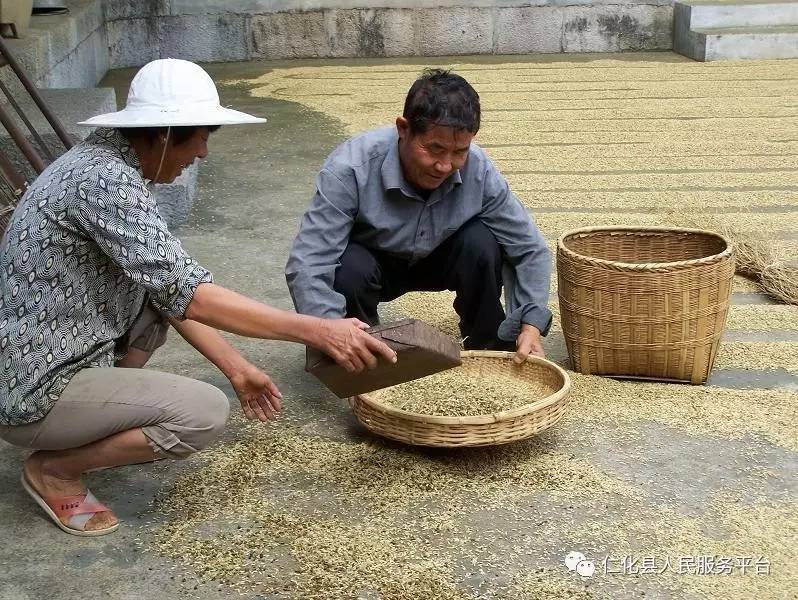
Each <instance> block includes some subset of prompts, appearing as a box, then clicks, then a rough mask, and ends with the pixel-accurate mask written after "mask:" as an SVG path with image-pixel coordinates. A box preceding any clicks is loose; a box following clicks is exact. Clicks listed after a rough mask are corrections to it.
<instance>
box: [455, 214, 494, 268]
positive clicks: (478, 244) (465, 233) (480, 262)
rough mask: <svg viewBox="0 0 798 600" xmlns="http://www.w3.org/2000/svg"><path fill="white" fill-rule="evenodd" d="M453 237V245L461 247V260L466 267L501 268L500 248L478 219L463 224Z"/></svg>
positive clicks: (485, 226) (488, 230)
mask: <svg viewBox="0 0 798 600" xmlns="http://www.w3.org/2000/svg"><path fill="white" fill-rule="evenodd" d="M454 236H456V239H455V240H454V241H455V243H457V244H459V245H460V247H461V250H460V257H461V260H463V261H464V262H465V263H467V264H468V265H470V266H474V267H480V268H490V267H494V266H501V262H502V252H501V247H500V246H499V243H498V242H497V241H496V237H495V236H494V235H493V233H491V231H490V229H488V227H487V225H485V224H484V223H483V222H482V221H480V220H479V219H472V220H470V221H468V222H467V223H465V224H464V225H463V226H462V227H461V228H460V229H459V230H458V231H457V233H455V234H454ZM454 236H453V237H454Z"/></svg>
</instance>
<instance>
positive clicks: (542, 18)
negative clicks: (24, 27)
mask: <svg viewBox="0 0 798 600" xmlns="http://www.w3.org/2000/svg"><path fill="white" fill-rule="evenodd" d="M66 3H67V4H68V5H69V7H70V13H69V14H68V15H63V16H49V17H42V16H34V17H33V19H32V23H31V29H30V33H29V34H28V36H27V37H26V38H24V39H21V40H7V43H8V44H9V46H11V49H12V50H13V51H14V53H15V54H16V55H17V57H18V58H19V59H20V61H21V62H22V64H23V66H24V67H25V68H26V70H27V71H28V73H29V74H30V75H31V77H32V78H33V80H34V81H35V82H36V84H37V85H39V86H40V87H92V86H94V85H96V83H97V82H98V81H99V80H100V79H101V78H102V77H103V75H104V74H105V72H106V71H107V70H108V69H109V68H119V67H134V66H140V65H142V64H144V63H146V62H147V61H149V60H152V59H155V58H159V57H173V58H186V59H190V60H196V61H206V62H213V61H231V60H248V59H280V58H327V57H380V56H438V55H453V54H525V53H536V52H618V51H625V50H665V49H670V48H671V46H672V30H673V25H672V20H673V7H672V0H637V1H632V0H404V1H402V0H228V1H226V2H221V1H220V2H211V1H209V0H66ZM0 77H2V78H3V79H4V80H6V81H8V78H7V76H6V75H5V74H0Z"/></svg>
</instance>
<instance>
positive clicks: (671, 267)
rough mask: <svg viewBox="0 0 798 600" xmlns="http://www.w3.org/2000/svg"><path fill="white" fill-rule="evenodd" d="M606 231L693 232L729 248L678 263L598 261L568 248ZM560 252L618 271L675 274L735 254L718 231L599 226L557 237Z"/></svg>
mask: <svg viewBox="0 0 798 600" xmlns="http://www.w3.org/2000/svg"><path fill="white" fill-rule="evenodd" d="M606 232H610V233H612V232H615V233H617V234H618V235H626V234H630V233H641V234H645V233H692V234H697V235H703V236H706V237H714V238H717V239H719V240H721V241H722V242H723V243H724V244H725V246H726V247H725V249H724V250H723V251H721V252H718V253H717V254H712V255H710V256H705V257H703V258H693V259H690V260H677V261H671V262H652V263H629V262H623V261H617V260H608V259H606V258H597V257H594V256H588V255H586V254H580V253H579V252H576V251H574V250H572V249H570V248H569V247H568V246H566V245H565V240H566V239H567V238H570V237H573V236H576V235H584V234H591V233H606ZM557 251H558V252H561V253H562V254H565V255H567V256H568V257H570V258H572V259H576V260H579V261H582V262H589V263H592V264H595V265H603V266H606V267H610V268H612V269H615V270H619V271H675V270H679V269H685V268H688V267H695V266H701V265H711V264H714V263H717V262H720V261H722V260H725V259H727V258H729V257H731V255H732V254H733V252H734V250H733V248H732V244H731V242H730V241H729V239H728V238H727V237H725V236H724V235H722V234H720V233H718V232H716V231H709V230H707V229H694V228H690V227H635V226H628V225H604V226H596V227H580V228H578V229H572V230H570V231H566V232H565V233H563V234H562V235H561V236H560V237H559V238H557Z"/></svg>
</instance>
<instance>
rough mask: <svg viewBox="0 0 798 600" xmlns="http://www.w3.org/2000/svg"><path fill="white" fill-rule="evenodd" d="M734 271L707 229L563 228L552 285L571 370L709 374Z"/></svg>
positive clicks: (726, 247) (667, 377) (685, 378)
mask: <svg viewBox="0 0 798 600" xmlns="http://www.w3.org/2000/svg"><path fill="white" fill-rule="evenodd" d="M733 276H734V257H733V253H732V248H731V245H730V244H729V242H728V240H726V238H724V237H723V236H721V235H719V234H716V233H712V232H708V231H702V230H698V229H683V228H662V227H640V228H638V227H590V228H585V229H577V230H575V231H570V232H568V233H566V234H564V235H563V236H561V237H560V239H559V240H558V241H557V280H558V294H559V300H560V315H561V320H562V328H563V333H564V335H565V341H566V345H567V347H568V354H569V355H570V357H571V362H572V364H573V368H574V370H576V371H578V372H580V373H592V374H595V375H609V376H618V377H628V378H639V379H654V380H661V381H680V382H690V383H693V384H701V383H705V382H706V380H707V379H708V377H709V373H710V371H711V370H712V365H713V364H714V362H715V355H716V354H717V350H718V345H719V344H720V338H721V335H722V334H723V328H724V326H725V323H726V313H727V310H728V306H729V297H730V296H731V289H732V279H733Z"/></svg>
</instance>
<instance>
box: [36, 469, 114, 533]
mask: <svg viewBox="0 0 798 600" xmlns="http://www.w3.org/2000/svg"><path fill="white" fill-rule="evenodd" d="M22 487H24V488H25V491H26V492H28V494H30V497H31V498H33V499H34V500H35V501H36V504H38V505H39V506H41V507H42V509H43V510H44V512H46V513H47V515H48V516H49V517H50V518H51V519H52V520H53V522H54V523H55V524H56V525H58V527H60V528H61V529H62V530H63V531H65V532H67V533H71V534H72V535H79V536H83V537H95V536H98V535H107V534H109V533H111V532H113V531H116V530H117V529H118V528H119V523H115V524H114V525H111V526H110V527H106V528H105V529H92V530H89V531H86V530H85V529H84V527H86V523H88V522H89V521H90V520H91V518H92V517H93V516H94V515H96V514H98V513H101V512H111V509H110V508H108V507H107V506H105V505H104V504H102V503H101V502H100V501H99V500H97V498H96V497H95V496H94V494H92V493H91V491H90V490H86V493H85V494H81V495H79V496H53V497H49V498H47V499H45V498H44V497H43V496H41V495H40V494H39V492H37V491H36V490H35V489H34V487H33V486H32V485H31V483H30V482H29V481H28V478H27V477H25V474H24V473H23V474H22ZM61 517H68V519H67V521H68V523H69V525H65V524H64V523H63V522H62V521H61Z"/></svg>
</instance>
